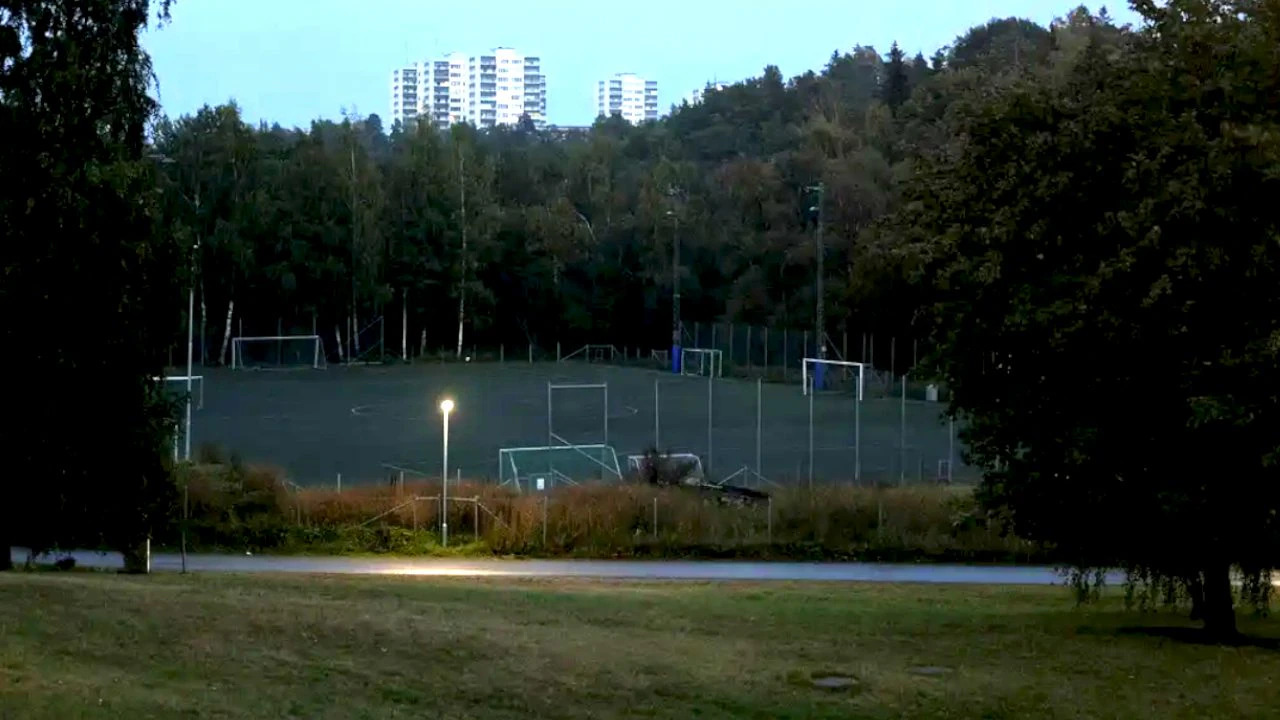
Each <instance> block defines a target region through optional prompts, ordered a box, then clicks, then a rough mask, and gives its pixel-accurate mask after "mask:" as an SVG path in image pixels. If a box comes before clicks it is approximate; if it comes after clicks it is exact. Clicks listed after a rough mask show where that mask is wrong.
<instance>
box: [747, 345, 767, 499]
mask: <svg viewBox="0 0 1280 720" xmlns="http://www.w3.org/2000/svg"><path fill="white" fill-rule="evenodd" d="M747 327H750V326H749V325H748V326H747ZM762 382H763V381H762V380H761V379H760V378H756V479H757V480H760V479H763V478H764V475H761V474H760V426H761V422H760V418H761V415H762V414H763V409H762V408H763V403H761V400H760V398H761V395H760V385H761V383H762Z"/></svg>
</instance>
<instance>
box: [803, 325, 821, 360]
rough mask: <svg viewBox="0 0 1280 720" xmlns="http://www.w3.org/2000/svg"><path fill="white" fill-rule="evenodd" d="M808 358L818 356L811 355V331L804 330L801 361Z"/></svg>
mask: <svg viewBox="0 0 1280 720" xmlns="http://www.w3.org/2000/svg"><path fill="white" fill-rule="evenodd" d="M807 357H817V355H816V354H813V355H810V354H809V331H808V330H802V331H801V332H800V359H801V360H802V361H803V360H804V359H805V358H807Z"/></svg>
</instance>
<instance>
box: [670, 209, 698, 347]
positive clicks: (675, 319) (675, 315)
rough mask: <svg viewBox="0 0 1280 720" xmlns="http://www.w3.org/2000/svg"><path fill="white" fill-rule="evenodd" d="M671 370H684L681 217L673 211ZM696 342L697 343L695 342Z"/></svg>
mask: <svg viewBox="0 0 1280 720" xmlns="http://www.w3.org/2000/svg"><path fill="white" fill-rule="evenodd" d="M671 224H672V227H671V371H672V372H684V368H682V367H680V365H681V359H680V357H679V356H680V347H681V345H683V344H684V340H683V338H681V337H680V217H679V216H678V215H676V214H675V213H674V212H672V213H671ZM695 344H696V343H695Z"/></svg>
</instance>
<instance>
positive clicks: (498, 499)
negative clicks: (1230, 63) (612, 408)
mask: <svg viewBox="0 0 1280 720" xmlns="http://www.w3.org/2000/svg"><path fill="white" fill-rule="evenodd" d="M186 472H187V473H188V477H189V478H190V482H191V486H190V487H191V498H192V503H191V520H190V521H189V525H188V527H189V535H190V536H191V537H192V538H193V542H195V543H197V544H198V545H201V546H209V547H237V548H239V547H252V548H257V549H278V550H286V551H308V550H310V551H317V552H388V551H390V552H410V553H412V552H435V551H437V550H438V544H437V541H438V539H439V538H438V531H439V528H440V520H441V508H440V499H439V497H440V485H439V483H406V484H404V485H390V486H361V487H355V488H349V489H346V490H344V491H342V492H338V491H337V490H336V489H334V488H323V489H322V488H304V489H296V488H291V487H289V486H288V484H287V483H286V482H285V481H284V480H283V479H282V475H281V474H280V473H279V472H278V471H275V470H273V469H271V468H262V467H253V466H249V467H242V466H239V465H235V464H218V465H205V466H195V467H192V468H189V469H188V470H187V471H186ZM449 497H450V502H449V507H448V525H449V535H450V539H451V541H452V542H451V544H453V545H455V546H456V545H463V546H465V547H466V548H467V549H468V550H469V551H472V552H483V553H494V554H499V555H529V556H570V557H646V556H654V557H672V556H681V557H777V558H806V559H836V558H864V559H885V560H904V559H922V560H923V559H932V560H953V561H965V560H971V561H1029V560H1043V559H1045V558H1044V555H1043V554H1042V553H1041V552H1039V551H1038V550H1037V549H1036V548H1035V547H1033V546H1032V545H1030V544H1029V543H1027V542H1025V541H1022V540H1020V539H1018V538H1016V537H1012V536H1010V535H1009V534H1008V533H1007V532H1005V529H1004V527H1003V526H1002V525H1001V523H1000V522H999V521H998V520H996V519H994V518H992V517H988V516H987V514H986V513H984V512H982V511H981V509H980V508H979V507H978V505H977V502H976V500H975V499H974V497H973V495H972V493H971V492H969V491H968V490H964V489H952V488H943V487H919V488H860V487H849V486H825V487H820V488H815V489H814V490H813V491H809V490H808V489H805V488H786V489H782V490H777V491H775V492H773V493H772V495H771V497H770V498H769V500H767V501H764V500H762V501H755V502H740V503H739V502H727V501H726V500H725V499H724V498H723V497H722V496H721V495H719V494H717V493H711V492H705V491H699V490H696V489H692V488H687V487H666V488H659V487H655V486H652V485H646V484H639V483H632V484H621V485H591V486H579V487H568V488H562V489H558V490H555V491H552V492H547V493H537V494H534V493H524V494H521V493H517V492H515V491H513V490H511V489H508V488H499V487H495V486H493V485H491V484H481V483H469V482H465V481H464V482H462V483H460V484H456V485H455V484H453V483H451V484H450V486H449Z"/></svg>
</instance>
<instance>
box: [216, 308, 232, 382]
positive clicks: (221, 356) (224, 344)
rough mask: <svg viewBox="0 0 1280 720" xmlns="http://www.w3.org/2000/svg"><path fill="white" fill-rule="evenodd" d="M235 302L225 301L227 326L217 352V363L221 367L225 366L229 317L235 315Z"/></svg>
mask: <svg viewBox="0 0 1280 720" xmlns="http://www.w3.org/2000/svg"><path fill="white" fill-rule="evenodd" d="M235 310H236V300H235V298H231V299H230V300H228V301H227V325H226V328H225V329H223V331H222V349H221V350H219V351H218V362H220V363H222V364H223V365H226V364H227V348H228V347H229V346H230V345H231V316H232V315H234V314H235Z"/></svg>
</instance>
